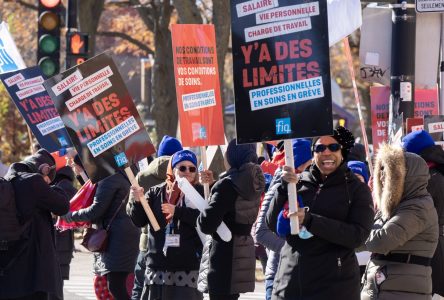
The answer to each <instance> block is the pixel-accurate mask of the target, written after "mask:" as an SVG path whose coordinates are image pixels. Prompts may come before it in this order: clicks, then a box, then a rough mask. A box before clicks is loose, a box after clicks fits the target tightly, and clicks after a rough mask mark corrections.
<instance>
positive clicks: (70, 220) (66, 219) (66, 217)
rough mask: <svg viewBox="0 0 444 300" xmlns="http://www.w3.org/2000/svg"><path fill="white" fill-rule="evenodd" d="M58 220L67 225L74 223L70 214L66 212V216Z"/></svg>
mask: <svg viewBox="0 0 444 300" xmlns="http://www.w3.org/2000/svg"><path fill="white" fill-rule="evenodd" d="M60 218H62V219H63V220H65V221H66V222H67V223H72V222H74V221H73V219H72V212H71V211H70V212H68V213H67V214H65V215H63V216H61V217H60Z"/></svg>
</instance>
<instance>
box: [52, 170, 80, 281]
mask: <svg viewBox="0 0 444 300" xmlns="http://www.w3.org/2000/svg"><path fill="white" fill-rule="evenodd" d="M73 181H74V172H73V171H72V169H71V167H63V168H61V169H60V170H58V171H57V173H56V177H55V179H54V181H53V182H52V184H54V185H56V186H58V187H60V188H61V189H62V190H63V191H65V193H66V195H67V196H68V199H69V200H71V198H72V197H74V195H75V194H76V193H77V189H76V188H75V187H74V185H73ZM55 238H56V249H57V257H58V259H59V263H60V271H61V272H62V278H63V279H65V280H68V279H69V265H70V263H71V259H72V258H73V254H72V253H73V251H74V231H72V230H65V231H62V232H60V231H58V230H56V233H55Z"/></svg>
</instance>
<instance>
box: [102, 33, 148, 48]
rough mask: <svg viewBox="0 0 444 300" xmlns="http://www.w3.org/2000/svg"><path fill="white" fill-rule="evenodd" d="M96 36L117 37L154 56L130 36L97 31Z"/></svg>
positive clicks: (142, 44)
mask: <svg viewBox="0 0 444 300" xmlns="http://www.w3.org/2000/svg"><path fill="white" fill-rule="evenodd" d="M97 35H100V36H110V37H118V38H121V39H124V40H126V41H128V42H130V43H132V44H134V45H136V46H137V47H139V48H140V49H142V50H144V51H145V52H146V53H147V54H154V51H153V50H152V49H151V48H150V47H148V46H146V45H145V44H144V43H142V42H140V41H138V40H136V39H135V38H132V37H131V36H129V35H127V34H125V33H123V32H117V31H98V32H97Z"/></svg>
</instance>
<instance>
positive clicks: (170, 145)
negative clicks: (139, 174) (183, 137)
mask: <svg viewBox="0 0 444 300" xmlns="http://www.w3.org/2000/svg"><path fill="white" fill-rule="evenodd" d="M182 149H183V148H182V144H181V143H180V142H179V140H178V139H176V138H173V137H171V136H169V135H164V136H163V138H162V141H161V142H160V144H159V150H157V156H158V157H159V156H164V155H168V156H171V155H173V154H174V153H176V152H177V151H180V150H182Z"/></svg>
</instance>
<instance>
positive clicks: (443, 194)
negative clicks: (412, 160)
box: [420, 146, 444, 297]
mask: <svg viewBox="0 0 444 300" xmlns="http://www.w3.org/2000/svg"><path fill="white" fill-rule="evenodd" d="M420 156H421V157H422V158H423V159H424V160H425V161H426V162H427V164H428V165H429V170H430V179H429V184H428V185H427V190H428V192H429V193H430V195H431V196H432V198H433V203H434V205H435V208H436V212H437V213H438V224H439V239H438V246H437V248H436V251H435V255H434V256H433V258H432V281H433V293H434V294H439V295H441V296H443V297H444V284H443V283H444V151H443V150H442V148H441V146H432V147H429V148H427V149H424V150H423V151H422V152H421V153H420Z"/></svg>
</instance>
